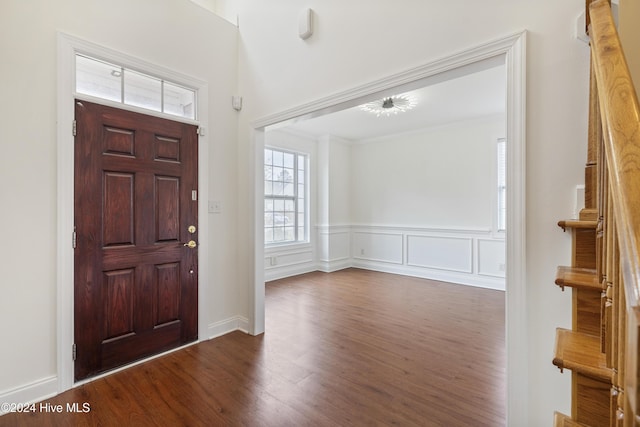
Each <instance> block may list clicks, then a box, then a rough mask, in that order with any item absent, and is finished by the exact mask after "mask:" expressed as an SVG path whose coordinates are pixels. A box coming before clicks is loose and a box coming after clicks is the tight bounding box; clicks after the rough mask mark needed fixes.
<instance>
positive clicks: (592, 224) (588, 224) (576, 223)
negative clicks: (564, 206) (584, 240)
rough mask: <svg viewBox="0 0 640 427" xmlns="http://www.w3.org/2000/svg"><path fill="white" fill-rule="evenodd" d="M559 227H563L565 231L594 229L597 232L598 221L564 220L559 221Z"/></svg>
mask: <svg viewBox="0 0 640 427" xmlns="http://www.w3.org/2000/svg"><path fill="white" fill-rule="evenodd" d="M558 225H559V226H560V227H562V229H563V230H566V229H567V228H576V229H578V228H583V229H585V228H586V229H593V230H595V229H596V228H597V227H598V221H595V220H582V219H563V220H561V221H558Z"/></svg>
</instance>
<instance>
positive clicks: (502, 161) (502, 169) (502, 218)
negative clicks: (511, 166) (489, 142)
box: [497, 138, 507, 231]
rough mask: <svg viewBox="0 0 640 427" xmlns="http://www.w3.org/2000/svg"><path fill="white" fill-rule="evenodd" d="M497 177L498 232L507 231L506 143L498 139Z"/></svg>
mask: <svg viewBox="0 0 640 427" xmlns="http://www.w3.org/2000/svg"><path fill="white" fill-rule="evenodd" d="M497 160H498V163H497V172H498V173H497V177H498V182H497V184H498V206H497V208H498V231H505V230H506V229H507V141H506V140H505V139H504V138H500V139H498V144H497Z"/></svg>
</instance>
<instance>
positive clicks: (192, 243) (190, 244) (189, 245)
mask: <svg viewBox="0 0 640 427" xmlns="http://www.w3.org/2000/svg"><path fill="white" fill-rule="evenodd" d="M184 246H186V247H188V248H191V249H193V248H195V247H196V246H198V244H197V243H196V241H195V240H189V242H188V243H185V244H184Z"/></svg>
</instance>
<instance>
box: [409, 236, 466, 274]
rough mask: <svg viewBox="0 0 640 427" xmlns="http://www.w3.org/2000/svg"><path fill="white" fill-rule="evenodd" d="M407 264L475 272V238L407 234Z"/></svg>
mask: <svg viewBox="0 0 640 427" xmlns="http://www.w3.org/2000/svg"><path fill="white" fill-rule="evenodd" d="M406 237H407V265H410V266H413V267H425V268H435V269H438V270H449V271H456V272H460V273H473V239H471V238H469V237H437V236H422V235H415V234H413V235H411V234H410V235H407V236H406Z"/></svg>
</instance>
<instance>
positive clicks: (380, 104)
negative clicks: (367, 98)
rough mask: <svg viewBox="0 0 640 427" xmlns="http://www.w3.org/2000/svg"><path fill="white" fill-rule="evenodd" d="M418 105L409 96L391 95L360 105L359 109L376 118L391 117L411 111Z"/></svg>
mask: <svg viewBox="0 0 640 427" xmlns="http://www.w3.org/2000/svg"><path fill="white" fill-rule="evenodd" d="M417 104H418V102H417V100H416V99H415V97H413V96H411V95H393V96H388V97H386V98H382V99H378V100H376V101H372V102H367V103H366V104H362V105H361V106H360V109H361V110H362V111H367V112H369V113H371V114H375V115H376V117H380V116H386V117H389V116H392V115H396V114H398V113H403V112H405V111H409V110H411V109H412V108H413V107H415V106H416V105H417Z"/></svg>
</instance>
